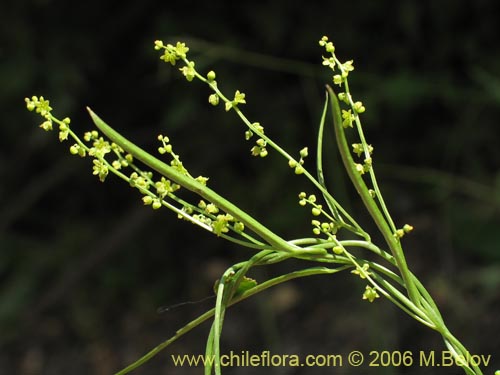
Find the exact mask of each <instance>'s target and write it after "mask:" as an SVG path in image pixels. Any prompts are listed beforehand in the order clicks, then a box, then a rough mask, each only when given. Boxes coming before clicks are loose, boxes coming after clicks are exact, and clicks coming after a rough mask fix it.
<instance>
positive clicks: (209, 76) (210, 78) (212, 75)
mask: <svg viewBox="0 0 500 375" xmlns="http://www.w3.org/2000/svg"><path fill="white" fill-rule="evenodd" d="M215 77H216V75H215V72H214V71H213V70H211V71H209V72H208V73H207V80H208V82H213V81H215Z"/></svg>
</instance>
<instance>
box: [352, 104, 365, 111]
mask: <svg viewBox="0 0 500 375" xmlns="http://www.w3.org/2000/svg"><path fill="white" fill-rule="evenodd" d="M365 110H366V108H365V107H364V106H363V103H362V102H356V103H354V111H356V113H363V112H364V111H365Z"/></svg>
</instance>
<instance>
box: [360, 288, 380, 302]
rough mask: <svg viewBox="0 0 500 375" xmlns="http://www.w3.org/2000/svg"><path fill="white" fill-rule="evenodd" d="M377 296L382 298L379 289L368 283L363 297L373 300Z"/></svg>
mask: <svg viewBox="0 0 500 375" xmlns="http://www.w3.org/2000/svg"><path fill="white" fill-rule="evenodd" d="M376 298H380V296H379V294H378V293H377V290H376V289H375V288H372V287H371V286H369V285H367V286H366V288H365V292H364V293H363V299H367V300H368V301H370V302H373V301H374V300H375V299H376Z"/></svg>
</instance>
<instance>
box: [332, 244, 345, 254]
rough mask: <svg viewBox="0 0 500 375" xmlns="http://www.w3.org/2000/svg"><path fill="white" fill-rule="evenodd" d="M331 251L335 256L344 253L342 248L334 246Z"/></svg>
mask: <svg viewBox="0 0 500 375" xmlns="http://www.w3.org/2000/svg"><path fill="white" fill-rule="evenodd" d="M332 251H333V252H334V253H335V254H337V255H341V254H342V253H343V252H344V248H343V247H342V246H334V247H333V249H332Z"/></svg>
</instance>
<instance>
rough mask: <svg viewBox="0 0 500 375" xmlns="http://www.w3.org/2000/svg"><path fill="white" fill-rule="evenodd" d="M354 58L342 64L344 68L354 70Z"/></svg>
mask: <svg viewBox="0 0 500 375" xmlns="http://www.w3.org/2000/svg"><path fill="white" fill-rule="evenodd" d="M353 62H354V61H353V60H349V61H346V62H345V63H343V64H342V69H343V70H345V71H346V72H352V71H353V70H354V66H353V65H352V64H353Z"/></svg>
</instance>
